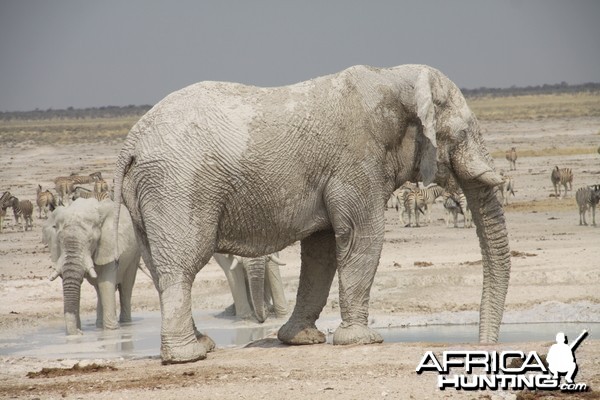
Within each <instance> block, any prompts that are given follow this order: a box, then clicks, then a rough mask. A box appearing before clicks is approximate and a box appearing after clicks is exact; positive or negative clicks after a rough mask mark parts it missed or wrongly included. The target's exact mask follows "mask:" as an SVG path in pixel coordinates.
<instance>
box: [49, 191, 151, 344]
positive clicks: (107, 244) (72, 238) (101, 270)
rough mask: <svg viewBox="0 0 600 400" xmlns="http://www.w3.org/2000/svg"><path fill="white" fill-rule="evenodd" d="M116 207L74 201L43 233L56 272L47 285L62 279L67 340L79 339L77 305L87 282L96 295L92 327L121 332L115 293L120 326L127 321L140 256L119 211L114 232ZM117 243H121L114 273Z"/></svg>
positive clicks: (56, 214) (126, 220)
mask: <svg viewBox="0 0 600 400" xmlns="http://www.w3.org/2000/svg"><path fill="white" fill-rule="evenodd" d="M114 214H115V205H114V203H113V202H112V201H111V200H104V201H102V202H98V200H96V199H77V200H75V201H74V202H73V203H71V205H69V207H58V208H57V209H56V210H54V211H53V212H52V214H50V218H48V220H47V221H46V223H45V225H44V228H43V241H44V243H46V244H47V245H48V247H49V248H50V253H51V258H52V261H53V262H54V263H55V270H54V272H53V273H52V274H51V275H50V279H52V280H54V279H56V278H57V277H59V276H61V277H62V286H63V297H64V314H65V327H66V331H67V335H76V334H81V320H80V316H79V308H80V307H79V302H80V298H81V284H82V282H83V279H84V278H86V279H87V280H88V282H89V283H90V284H92V285H93V286H94V288H95V289H96V294H97V296H98V304H97V309H96V326H97V327H99V328H104V329H116V328H118V327H119V323H118V321H117V313H116V300H115V291H116V290H117V286H118V290H119V302H120V315H119V321H120V322H130V321H131V294H132V290H133V285H134V282H135V277H136V273H137V269H138V266H139V263H140V251H139V248H138V245H137V241H136V238H135V234H134V233H133V226H132V224H131V218H130V216H129V213H128V212H127V210H126V209H125V207H123V210H122V211H121V213H120V218H119V234H118V238H117V239H115V232H114ZM115 240H117V241H118V243H119V254H118V257H117V260H118V262H119V265H118V267H117V265H116V263H115V258H114V252H115V248H116V243H115Z"/></svg>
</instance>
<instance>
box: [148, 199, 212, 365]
mask: <svg viewBox="0 0 600 400" xmlns="http://www.w3.org/2000/svg"><path fill="white" fill-rule="evenodd" d="M160 205H163V204H159V205H158V206H160ZM153 206H154V207H156V206H157V204H153ZM165 208H166V207H165ZM163 209H164V208H163ZM144 211H145V210H142V215H143V216H144V220H143V221H144V226H145V228H146V237H147V246H148V249H147V250H143V251H142V254H143V255H144V261H146V266H147V267H148V269H149V270H150V271H151V273H152V276H153V280H154V281H155V282H154V284H155V286H156V288H157V289H158V294H159V298H160V305H161V318H162V323H161V358H162V362H163V364H175V363H185V362H193V361H197V360H201V359H204V358H206V353H207V352H208V351H209V350H210V343H209V342H208V341H207V340H204V339H202V340H198V338H197V336H196V327H195V324H194V321H193V319H192V300H191V291H192V284H193V282H194V279H195V277H196V273H197V272H198V271H199V270H200V269H201V268H202V267H203V266H204V265H206V263H207V262H208V261H209V260H210V257H211V256H212V253H213V251H214V244H215V240H216V239H215V238H216V226H214V225H211V224H208V223H206V222H204V221H210V220H214V218H207V217H206V216H194V217H193V219H192V221H190V220H189V218H188V216H189V215H190V213H186V212H181V213H178V214H172V215H169V217H170V219H165V218H164V215H162V214H159V215H157V214H154V213H152V212H148V213H145V212H144ZM148 261H150V262H149V263H148Z"/></svg>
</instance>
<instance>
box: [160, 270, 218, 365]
mask: <svg viewBox="0 0 600 400" xmlns="http://www.w3.org/2000/svg"><path fill="white" fill-rule="evenodd" d="M191 289H192V282H191V281H190V282H185V281H184V282H175V283H172V284H170V285H169V286H167V287H166V288H164V289H162V290H159V296H160V307H161V315H162V326H161V331H160V356H161V358H162V363H163V364H175V363H185V362H192V361H197V360H203V359H205V358H206V353H207V350H208V349H207V348H206V346H205V344H204V343H202V341H199V340H198V338H197V337H196V332H197V331H196V327H195V325H194V321H193V319H192V302H191Z"/></svg>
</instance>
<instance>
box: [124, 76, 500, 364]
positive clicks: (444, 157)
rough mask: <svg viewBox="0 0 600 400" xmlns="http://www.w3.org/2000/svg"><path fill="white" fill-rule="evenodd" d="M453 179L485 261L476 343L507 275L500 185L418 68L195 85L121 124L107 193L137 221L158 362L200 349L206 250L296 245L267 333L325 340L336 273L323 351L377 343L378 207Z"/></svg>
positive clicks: (439, 81) (462, 120)
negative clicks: (153, 297) (280, 312)
mask: <svg viewBox="0 0 600 400" xmlns="http://www.w3.org/2000/svg"><path fill="white" fill-rule="evenodd" d="M407 180H409V181H417V180H422V181H423V182H424V183H425V184H429V183H430V182H434V181H435V182H437V183H438V184H440V185H442V186H452V185H455V184H456V183H457V184H458V185H460V187H461V188H462V189H463V190H464V192H465V194H466V195H467V198H468V201H469V204H470V205H471V208H472V212H473V220H474V221H475V223H476V226H477V234H478V236H479V242H480V247H481V252H482V256H483V271H484V272H483V294H482V300H481V309H480V328H479V337H480V340H481V341H482V342H494V341H496V340H497V337H498V332H499V326H500V321H501V319H502V314H503V310H504V302H505V296H506V292H507V289H508V280H509V272H510V254H509V247H508V239H507V231H506V227H505V219H504V214H503V210H502V207H501V205H500V203H499V202H498V200H497V199H496V196H495V194H494V190H493V188H494V186H496V185H498V184H500V183H502V178H501V177H500V176H499V175H498V173H497V172H496V171H495V168H494V165H493V161H492V158H491V157H490V155H489V153H488V151H487V149H486V148H485V146H484V143H483V139H482V136H481V133H480V128H479V124H478V122H477V119H476V118H475V115H474V114H473V113H472V112H471V110H470V109H469V107H468V105H467V102H466V101H465V99H464V97H463V96H462V94H461V92H460V90H459V89H458V87H457V86H456V85H455V84H454V83H453V82H452V81H450V80H449V79H448V78H447V77H446V76H445V75H443V74H442V73H441V72H439V71H437V70H435V69H433V68H431V67H428V66H422V65H403V66H398V67H394V68H373V67H368V66H354V67H351V68H348V69H346V70H344V71H341V72H339V73H336V74H333V75H328V76H324V77H320V78H316V79H313V80H309V81H306V82H301V83H298V84H294V85H291V86H284V87H275V88H258V87H252V86H245V85H241V84H236V83H227V82H201V83H198V84H194V85H191V86H188V87H186V88H184V89H182V90H179V91H177V92H174V93H172V94H170V95H169V96H167V97H166V98H165V99H163V100H162V101H160V102H159V103H158V104H157V105H156V106H154V107H153V108H152V109H151V110H150V111H148V113H147V114H146V115H145V116H143V117H142V118H141V119H140V120H139V121H138V123H137V124H136V125H135V126H134V127H133V128H132V129H131V131H130V132H129V134H128V136H127V139H126V140H125V143H124V145H123V148H122V149H121V152H120V153H119V156H118V160H117V166H116V171H115V199H116V203H117V206H116V207H117V208H118V205H119V203H120V202H121V200H122V201H123V203H124V204H125V205H126V207H127V208H128V209H129V211H130V213H131V217H132V219H133V224H134V229H135V232H136V235H137V237H138V239H139V241H140V243H141V248H142V257H143V258H144V261H145V262H146V265H147V266H148V268H149V269H150V270H151V271H152V272H153V276H154V278H155V280H156V282H155V283H156V287H157V289H158V292H159V297H160V302H161V305H162V329H161V357H162V361H163V363H177V362H188V361H194V360H198V359H202V358H205V357H206V351H207V349H206V348H205V347H204V346H203V345H202V343H200V342H199V341H197V340H196V337H195V335H194V324H193V320H192V314H191V286H192V282H193V280H194V277H195V275H196V273H197V272H198V271H199V270H200V269H201V268H202V267H203V266H204V265H205V264H206V263H207V262H208V260H209V259H210V257H211V255H212V254H213V253H214V252H221V253H230V254H237V255H240V256H248V257H256V256H260V255H264V254H270V253H272V252H275V251H278V250H280V249H282V248H284V247H286V246H288V245H290V244H292V243H294V242H295V241H297V240H300V241H301V271H300V282H299V287H298V293H297V298H296V305H295V308H294V311H293V312H292V315H291V317H290V319H289V321H288V322H287V323H286V324H285V325H283V326H282V327H281V329H280V330H279V332H278V338H279V339H280V340H281V341H282V342H284V343H289V344H311V343H322V342H324V341H325V335H324V334H323V333H322V332H320V331H319V330H318V329H317V328H316V326H315V321H316V319H317V318H318V317H319V314H320V313H321V311H322V309H323V307H324V305H325V304H326V301H327V296H328V293H329V290H330V286H331V282H332V280H333V277H334V274H335V273H336V271H337V272H338V278H339V302H340V312H341V317H342V322H341V324H340V326H339V327H338V328H337V329H336V331H335V333H334V336H333V343H334V344H351V343H375V342H381V341H382V340H383V339H382V337H381V336H380V335H379V334H378V333H377V332H375V331H373V330H371V329H369V328H368V327H367V321H368V305H369V294H370V289H371V284H372V282H373V279H374V275H375V271H376V270H377V264H378V262H379V257H380V254H381V249H382V245H383V235H384V210H385V204H386V201H387V199H388V198H389V196H390V195H391V194H392V192H393V191H394V189H396V188H397V187H399V186H400V185H401V184H402V183H403V182H406V181H407Z"/></svg>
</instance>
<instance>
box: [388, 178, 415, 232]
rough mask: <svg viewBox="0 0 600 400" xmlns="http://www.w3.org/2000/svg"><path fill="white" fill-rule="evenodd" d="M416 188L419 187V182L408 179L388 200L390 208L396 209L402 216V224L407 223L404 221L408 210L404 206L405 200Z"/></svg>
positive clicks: (400, 216)
mask: <svg viewBox="0 0 600 400" xmlns="http://www.w3.org/2000/svg"><path fill="white" fill-rule="evenodd" d="M416 188H417V184H415V183H412V182H409V181H406V182H404V183H403V184H402V186H400V187H399V188H398V189H396V190H394V192H393V193H392V195H391V196H390V199H389V200H388V204H387V206H388V208H395V209H396V211H397V212H398V215H399V218H400V223H401V224H402V226H405V225H406V224H405V222H404V213H405V212H406V209H405V208H404V200H405V198H406V195H407V194H408V192H410V191H411V190H412V189H416Z"/></svg>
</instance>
